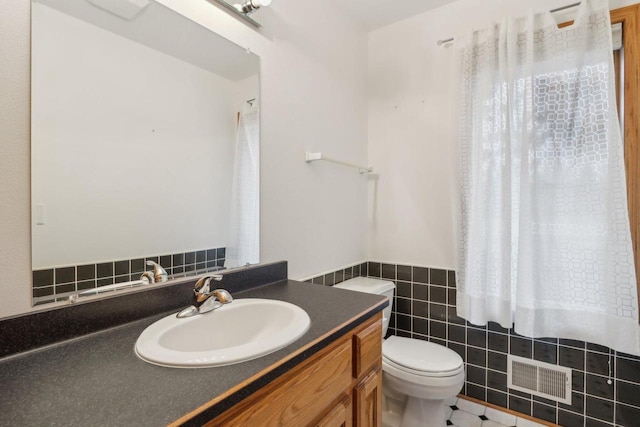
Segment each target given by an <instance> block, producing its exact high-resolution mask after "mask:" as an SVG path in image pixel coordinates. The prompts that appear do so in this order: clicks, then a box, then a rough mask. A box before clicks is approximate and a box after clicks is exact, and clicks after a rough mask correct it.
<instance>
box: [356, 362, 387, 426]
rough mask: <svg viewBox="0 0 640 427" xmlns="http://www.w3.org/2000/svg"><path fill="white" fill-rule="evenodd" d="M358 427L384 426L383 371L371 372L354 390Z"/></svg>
mask: <svg viewBox="0 0 640 427" xmlns="http://www.w3.org/2000/svg"><path fill="white" fill-rule="evenodd" d="M354 394H355V405H356V411H355V425H356V427H380V426H381V425H382V371H381V370H380V369H378V370H375V371H373V372H371V373H370V374H369V375H368V376H367V377H366V378H365V379H364V380H362V382H361V383H360V384H358V385H357V386H356V387H355V389H354Z"/></svg>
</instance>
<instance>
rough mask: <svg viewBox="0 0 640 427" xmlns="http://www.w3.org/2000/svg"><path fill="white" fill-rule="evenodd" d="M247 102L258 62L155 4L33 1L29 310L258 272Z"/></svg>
mask: <svg viewBox="0 0 640 427" xmlns="http://www.w3.org/2000/svg"><path fill="white" fill-rule="evenodd" d="M258 95H259V58H258V57H257V56H256V55H254V54H248V53H247V52H246V51H245V49H243V48H241V47H239V46H237V45H235V44H233V43H231V42H229V41H228V40H225V39H223V38H221V37H220V36H218V35H216V34H215V33H212V32H211V31H209V30H208V29H205V28H204V27H201V26H199V25H198V24H196V23H194V22H192V21H190V20H188V19H187V18H185V17H183V16H181V15H179V14H177V13H175V12H173V11H172V10H170V9H168V8H166V7H164V6H162V5H160V4H158V3H155V2H153V1H149V2H135V6H134V3H133V2H113V1H103V0H86V1H73V2H70V1H64V0H34V1H33V4H32V113H31V114H32V117H31V123H32V142H31V144H32V147H31V151H32V170H31V174H32V176H31V181H32V267H33V270H34V272H33V302H34V304H41V303H45V302H50V301H55V300H58V301H59V300H63V299H67V298H68V297H69V296H70V295H75V294H76V293H85V294H86V293H92V292H93V293H94V292H95V289H97V288H100V289H101V290H105V289H113V288H117V287H120V284H131V285H133V284H132V283H129V282H138V281H143V282H144V278H143V277H142V276H143V273H144V272H145V271H149V272H150V274H147V275H146V277H147V279H149V278H154V277H155V276H154V269H155V266H154V264H152V263H150V262H154V263H157V264H158V265H160V266H161V267H162V268H163V269H164V270H165V271H166V273H167V278H168V279H171V278H175V277H184V276H185V275H191V274H199V273H204V272H208V271H213V270H217V269H220V268H224V267H235V266H239V265H244V264H246V263H256V262H258V261H259V260H258V248H259V178H258V173H259V164H258V162H259V98H258ZM148 262H149V264H147V263H148ZM151 281H153V280H151ZM105 287H106V288H105Z"/></svg>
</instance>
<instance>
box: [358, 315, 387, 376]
mask: <svg viewBox="0 0 640 427" xmlns="http://www.w3.org/2000/svg"><path fill="white" fill-rule="evenodd" d="M353 351H354V357H353V358H354V366H353V368H354V369H353V377H354V378H359V377H360V376H361V375H362V374H365V373H367V372H368V371H369V370H371V369H372V368H374V367H376V366H378V365H379V364H380V360H381V354H382V319H381V318H380V316H376V318H375V320H374V321H373V323H371V324H370V325H368V326H365V328H364V329H362V330H361V331H360V332H358V333H356V334H354V335H353Z"/></svg>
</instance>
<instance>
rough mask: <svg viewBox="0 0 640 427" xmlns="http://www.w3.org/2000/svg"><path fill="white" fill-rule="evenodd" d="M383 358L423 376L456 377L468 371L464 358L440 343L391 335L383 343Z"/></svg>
mask: <svg viewBox="0 0 640 427" xmlns="http://www.w3.org/2000/svg"><path fill="white" fill-rule="evenodd" d="M382 360H383V363H384V364H386V365H387V366H388V367H391V368H392V370H394V371H402V372H403V373H405V374H410V375H416V376H420V377H430V378H445V377H454V376H457V375H459V374H460V373H461V372H463V371H464V363H463V361H462V358H461V357H460V355H459V354H458V353H456V352H455V351H453V350H451V349H449V348H447V347H444V346H441V345H439V344H435V343H431V342H428V341H422V340H417V339H412V338H405V337H398V336H395V335H393V336H390V337H389V338H387V339H386V340H385V341H384V343H383V344H382Z"/></svg>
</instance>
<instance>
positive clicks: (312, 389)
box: [207, 340, 353, 427]
mask: <svg viewBox="0 0 640 427" xmlns="http://www.w3.org/2000/svg"><path fill="white" fill-rule="evenodd" d="M352 369H353V368H352V345H351V342H350V341H349V340H344V341H342V343H340V344H339V345H337V346H332V347H331V348H330V349H327V350H326V351H323V352H322V354H320V355H317V356H316V357H312V358H311V359H310V360H308V361H307V363H305V364H304V366H300V367H298V368H294V369H293V370H292V371H291V372H290V373H289V374H287V375H286V376H285V377H282V378H280V379H278V380H276V381H274V382H273V383H271V384H269V385H267V386H265V387H264V388H262V389H260V390H259V391H257V392H256V393H255V394H254V395H252V396H250V397H248V398H247V399H245V400H244V401H242V402H240V403H239V404H237V405H236V406H234V407H233V408H231V409H230V410H229V411H227V412H225V413H224V414H222V415H220V416H219V417H217V418H215V419H214V420H212V421H211V422H209V423H208V424H207V425H208V426H225V427H226V426H296V427H297V426H302V425H305V424H307V423H308V422H309V420H312V419H314V418H317V417H318V416H320V414H321V413H322V412H324V411H326V409H327V407H329V405H331V403H332V402H334V401H335V399H336V396H339V395H341V394H342V393H344V391H345V390H346V389H348V388H349V387H350V386H351V382H352V379H351V372H352Z"/></svg>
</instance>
